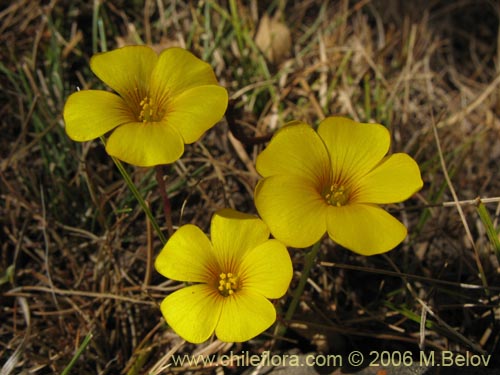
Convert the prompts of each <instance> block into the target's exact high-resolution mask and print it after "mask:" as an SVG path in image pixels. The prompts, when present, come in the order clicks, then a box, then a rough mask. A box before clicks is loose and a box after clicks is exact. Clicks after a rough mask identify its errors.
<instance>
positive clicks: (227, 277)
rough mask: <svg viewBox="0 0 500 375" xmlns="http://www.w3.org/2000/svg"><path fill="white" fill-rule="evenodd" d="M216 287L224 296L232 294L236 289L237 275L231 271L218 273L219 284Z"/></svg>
mask: <svg viewBox="0 0 500 375" xmlns="http://www.w3.org/2000/svg"><path fill="white" fill-rule="evenodd" d="M217 289H218V290H219V293H220V294H221V295H222V296H224V297H227V296H230V295H233V294H234V292H235V291H236V290H237V289H238V276H236V275H233V274H232V273H231V272H228V273H221V274H220V275H219V286H218V287H217Z"/></svg>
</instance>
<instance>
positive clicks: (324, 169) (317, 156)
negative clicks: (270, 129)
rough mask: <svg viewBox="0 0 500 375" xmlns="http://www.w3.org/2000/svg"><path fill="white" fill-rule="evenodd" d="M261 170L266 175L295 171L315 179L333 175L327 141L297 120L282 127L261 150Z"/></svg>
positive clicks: (327, 177)
mask: <svg viewBox="0 0 500 375" xmlns="http://www.w3.org/2000/svg"><path fill="white" fill-rule="evenodd" d="M256 168H257V171H258V172H259V173H260V175H261V176H263V177H268V176H273V175H279V174H282V175H292V176H299V177H302V178H307V179H309V180H311V181H313V182H314V183H319V181H327V180H328V179H329V177H330V173H331V172H330V161H329V160H328V152H327V150H326V148H325V145H324V144H323V141H322V140H321V138H320V137H319V136H318V134H317V133H316V132H315V131H314V129H313V128H311V127H310V126H309V125H307V124H304V123H301V122H293V123H291V124H289V125H285V126H284V127H283V128H281V129H280V130H279V131H278V132H277V133H276V134H275V135H274V137H273V138H272V139H271V142H269V144H268V145H267V147H266V148H265V149H264V151H262V152H261V153H260V155H259V156H258V157H257V161H256Z"/></svg>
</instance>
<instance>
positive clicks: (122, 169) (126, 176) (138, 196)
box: [101, 137, 167, 245]
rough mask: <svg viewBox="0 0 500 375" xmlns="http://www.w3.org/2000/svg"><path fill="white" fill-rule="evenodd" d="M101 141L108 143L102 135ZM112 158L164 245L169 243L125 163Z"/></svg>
mask: <svg viewBox="0 0 500 375" xmlns="http://www.w3.org/2000/svg"><path fill="white" fill-rule="evenodd" d="M101 141H102V142H103V143H104V144H106V141H105V139H104V137H101ZM111 159H113V162H114V163H115V165H116V168H118V170H119V171H120V174H121V175H122V177H123V179H124V180H125V183H126V184H127V186H128V188H129V189H130V191H131V192H132V194H133V195H134V197H135V199H137V202H139V204H140V206H141V208H142V210H143V211H144V213H145V214H146V216H147V217H148V219H149V221H150V222H151V224H152V225H153V228H154V230H155V232H156V234H157V235H158V238H159V239H160V241H161V243H162V244H163V245H165V244H166V243H167V239H166V238H165V236H164V235H163V233H162V231H161V229H160V226H159V225H158V223H157V222H156V220H155V218H154V216H153V214H152V213H151V210H150V209H149V207H148V205H147V203H146V201H145V200H144V198H143V197H142V195H141V193H139V190H137V188H136V187H135V185H134V183H133V182H132V179H131V178H130V175H129V174H128V173H127V171H126V170H125V167H124V166H123V164H122V163H121V161H120V160H118V159H117V158H115V157H114V156H111Z"/></svg>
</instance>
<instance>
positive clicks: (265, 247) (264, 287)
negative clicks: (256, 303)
mask: <svg viewBox="0 0 500 375" xmlns="http://www.w3.org/2000/svg"><path fill="white" fill-rule="evenodd" d="M238 275H239V277H240V283H241V287H242V288H243V289H249V290H252V291H253V292H256V293H259V294H262V295H263V296H264V297H267V298H280V297H282V296H283V295H284V294H285V293H286V291H287V289H288V287H289V285H290V282H291V281H292V276H293V267H292V261H291V259H290V255H289V254H288V250H287V249H286V247H285V246H284V245H283V244H282V243H281V242H280V241H277V240H269V241H266V242H264V243H263V244H261V245H259V246H257V247H256V248H255V249H252V250H250V251H249V252H248V253H247V254H246V255H245V257H244V258H243V260H242V262H241V265H240V270H239V272H238Z"/></svg>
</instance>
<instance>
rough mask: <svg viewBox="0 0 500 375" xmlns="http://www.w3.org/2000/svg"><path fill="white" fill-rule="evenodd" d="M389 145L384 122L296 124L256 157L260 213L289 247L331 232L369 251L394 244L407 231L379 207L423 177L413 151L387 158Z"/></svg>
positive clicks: (408, 190) (341, 120)
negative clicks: (259, 175) (413, 157)
mask: <svg viewBox="0 0 500 375" xmlns="http://www.w3.org/2000/svg"><path fill="white" fill-rule="evenodd" d="M389 146H390V134H389V131H388V130H387V129H386V128H385V127H384V126H382V125H379V124H362V123H358V122H355V121H352V120H349V119H347V118H342V117H329V118H326V119H325V120H323V121H322V122H321V123H320V124H319V127H318V131H317V132H316V131H315V130H314V129H313V128H312V127H310V126H309V125H307V124H304V123H301V122H298V121H295V122H293V123H290V124H289V125H287V126H285V127H283V128H282V129H281V130H279V131H278V132H277V134H276V135H275V136H274V137H273V138H272V140H271V141H270V143H269V145H268V146H267V148H266V149H264V151H263V152H262V153H261V154H260V155H259V156H258V158H257V163H256V167H257V171H258V172H259V173H260V174H261V176H262V177H264V179H263V180H261V181H259V183H258V184H257V186H256V189H255V205H256V207H257V211H258V212H259V215H260V216H261V217H262V219H263V220H264V221H265V222H266V223H267V225H268V226H269V228H270V230H271V233H272V234H273V236H274V237H275V238H277V239H279V240H281V241H283V242H284V243H285V244H286V245H288V246H293V247H299V248H300V247H307V246H310V245H312V244H314V243H315V242H317V241H318V240H319V239H320V238H321V237H322V236H323V235H324V234H325V232H328V235H329V236H330V238H331V239H332V240H333V241H335V242H336V243H338V244H340V245H341V246H343V247H345V248H348V249H350V250H352V251H354V252H356V253H359V254H362V255H373V254H379V253H383V252H386V251H388V250H391V249H392V248H394V247H395V246H397V245H398V244H399V243H400V242H401V241H403V239H404V238H405V236H406V233H407V231H406V228H405V226H404V225H403V224H402V223H400V222H399V221H398V220H397V219H395V218H394V217H393V216H391V215H390V214H388V213H387V212H386V211H385V210H383V209H382V208H381V207H379V206H378V205H379V204H387V203H397V202H402V201H403V200H405V199H408V198H409V197H410V196H411V195H413V194H414V193H415V192H417V191H418V190H420V189H421V188H422V185H423V182H422V179H421V177H420V170H419V168H418V165H417V163H416V162H415V161H414V160H413V159H412V158H411V157H410V156H408V155H407V154H404V153H396V154H392V155H390V156H385V155H386V154H387V152H388V150H389Z"/></svg>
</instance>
